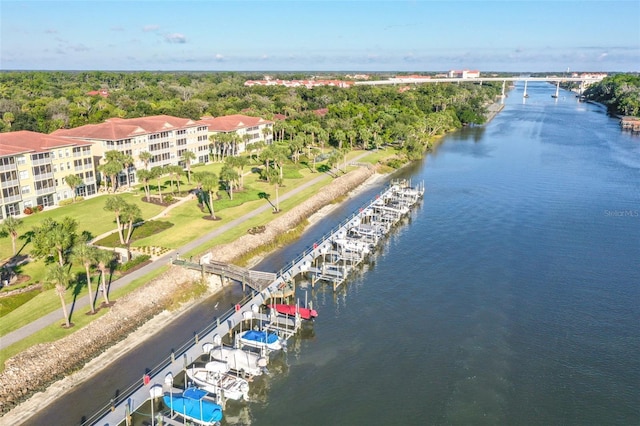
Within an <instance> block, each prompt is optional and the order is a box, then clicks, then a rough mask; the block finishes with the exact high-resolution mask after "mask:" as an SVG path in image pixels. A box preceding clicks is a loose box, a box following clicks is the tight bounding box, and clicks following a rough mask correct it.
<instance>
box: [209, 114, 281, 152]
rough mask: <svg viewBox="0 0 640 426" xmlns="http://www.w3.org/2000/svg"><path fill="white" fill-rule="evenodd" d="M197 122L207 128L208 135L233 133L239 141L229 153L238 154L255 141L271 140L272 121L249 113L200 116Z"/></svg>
mask: <svg viewBox="0 0 640 426" xmlns="http://www.w3.org/2000/svg"><path fill="white" fill-rule="evenodd" d="M198 123H199V124H200V125H204V126H206V127H207V129H208V133H207V134H208V136H212V135H215V134H219V133H235V134H237V135H238V136H239V137H240V142H239V143H238V144H237V146H235V147H234V150H233V152H232V154H231V155H238V154H241V153H243V152H245V151H246V150H247V146H248V145H250V144H253V143H256V142H264V143H266V144H271V143H272V142H273V121H270V120H265V119H263V118H260V117H252V116H249V115H242V114H233V115H225V116H221V117H202V118H201V119H200V120H199V121H198Z"/></svg>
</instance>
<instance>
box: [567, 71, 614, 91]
mask: <svg viewBox="0 0 640 426" xmlns="http://www.w3.org/2000/svg"><path fill="white" fill-rule="evenodd" d="M606 76H607V73H604V72H583V73H581V74H578V73H577V72H574V73H572V74H571V77H574V78H584V79H588V80H587V81H584V82H582V88H585V87H588V86H590V85H591V84H593V83H597V82H599V81H602V80H604V78H605V77H606Z"/></svg>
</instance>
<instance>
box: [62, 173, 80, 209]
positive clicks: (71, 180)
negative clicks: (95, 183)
mask: <svg viewBox="0 0 640 426" xmlns="http://www.w3.org/2000/svg"><path fill="white" fill-rule="evenodd" d="M64 181H65V182H66V183H67V185H68V186H69V188H71V191H73V202H74V203H75V202H76V188H78V187H79V186H80V185H82V178H81V177H80V176H78V175H73V174H71V175H68V176H65V177H64Z"/></svg>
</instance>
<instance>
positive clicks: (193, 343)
mask: <svg viewBox="0 0 640 426" xmlns="http://www.w3.org/2000/svg"><path fill="white" fill-rule="evenodd" d="M423 194H424V185H423V184H421V185H419V186H418V187H411V186H410V183H409V182H407V181H399V182H392V183H391V185H390V186H389V187H388V188H387V189H386V190H385V191H384V192H383V193H381V194H380V195H378V196H376V198H375V199H374V200H373V201H371V202H370V203H369V204H368V205H366V206H365V207H363V208H361V209H359V211H358V212H356V213H354V214H353V215H352V216H351V217H349V218H348V219H346V220H345V221H343V222H342V224H340V225H339V226H338V227H337V228H335V229H334V230H332V231H331V232H329V233H328V234H327V235H325V236H324V237H323V238H322V239H321V240H320V241H318V242H316V243H314V244H313V246H312V247H311V248H309V249H307V250H305V251H304V252H303V253H302V254H301V255H299V256H298V257H297V258H296V259H294V260H293V261H292V262H291V264H290V265H288V266H287V268H286V269H283V270H281V271H280V272H279V273H277V274H269V273H264V272H259V271H251V270H248V269H245V268H240V267H237V266H234V265H229V264H225V263H221V262H215V261H211V260H210V261H208V262H205V263H202V264H198V263H191V262H187V261H185V260H180V259H176V260H174V261H173V263H174V264H176V265H180V266H183V267H185V268H189V269H195V270H200V271H202V273H203V274H205V273H209V274H216V275H219V276H221V277H222V278H223V279H225V278H228V279H232V280H235V281H238V282H240V283H241V284H242V285H243V288H246V287H248V288H249V289H250V295H248V296H247V297H245V298H244V299H243V300H242V301H241V302H240V303H238V304H237V305H236V306H235V307H234V308H233V309H231V310H229V311H228V312H226V313H225V314H224V315H223V316H222V317H221V318H218V319H217V320H216V322H215V323H213V324H211V325H210V326H208V327H207V328H205V329H204V330H202V331H201V332H200V333H198V334H196V335H195V336H194V337H193V338H192V339H190V340H189V341H188V342H186V343H185V344H184V345H183V346H182V347H180V348H178V349H176V350H175V351H174V352H172V353H171V354H170V355H169V356H168V357H167V358H166V360H165V362H163V363H161V364H160V365H158V366H157V367H155V368H154V369H152V370H151V371H149V372H148V373H146V374H145V375H144V380H142V374H141V380H140V381H138V382H136V383H134V384H133V385H131V386H130V387H129V388H127V389H124V390H121V391H120V392H119V396H118V398H117V400H112V401H111V403H110V404H109V405H108V406H106V407H104V408H103V409H102V410H101V411H100V412H98V413H96V414H95V415H94V416H92V417H91V418H90V419H87V420H86V421H85V422H84V423H83V424H91V425H94V424H95V425H100V426H116V425H121V424H122V425H127V426H128V424H127V422H126V419H127V418H128V415H129V413H132V412H134V411H135V410H136V409H137V408H138V407H140V406H141V405H142V404H144V403H145V402H146V401H148V400H149V399H150V398H151V395H152V392H153V391H152V387H153V386H154V385H155V386H156V387H155V389H157V388H158V385H162V386H164V387H167V386H172V383H167V378H169V377H171V378H173V377H175V376H176V375H177V374H178V373H180V372H181V371H183V370H184V369H185V368H187V366H188V365H190V364H192V363H193V362H194V360H196V359H198V358H199V357H200V356H201V355H202V354H203V350H204V351H206V350H205V348H208V347H211V345H212V344H220V341H221V336H225V335H229V336H230V337H232V336H233V335H234V332H237V331H238V329H244V330H247V328H245V327H247V324H248V327H249V328H254V326H255V328H260V329H262V330H265V331H267V330H268V331H269V332H273V333H276V334H278V336H279V337H281V338H282V339H284V340H285V342H286V339H289V338H290V337H292V336H293V335H294V334H295V333H296V332H297V330H298V329H299V326H300V323H301V321H300V318H299V317H291V316H289V317H287V316H284V317H283V316H281V315H276V314H275V313H273V312H270V313H267V314H264V313H261V312H260V308H259V307H260V306H262V305H264V304H265V303H266V302H267V301H268V300H271V299H273V298H280V297H283V296H284V295H285V293H288V290H287V289H289V288H291V289H293V290H292V291H291V294H294V291H295V289H294V287H293V282H294V278H295V277H296V276H298V275H303V276H305V277H307V278H308V279H310V280H311V283H312V285H315V284H316V283H318V282H327V283H330V284H331V285H332V288H333V290H334V291H335V290H337V289H338V288H339V287H340V285H341V284H342V283H343V282H344V281H345V280H346V278H347V277H348V276H349V274H350V273H351V272H352V271H353V270H354V268H357V267H358V265H359V264H360V263H362V262H363V261H364V260H365V259H366V257H367V256H368V255H369V254H370V253H372V251H373V250H375V247H376V246H377V245H378V244H379V242H380V241H381V240H382V238H383V237H384V236H386V235H387V234H388V232H389V231H390V230H391V229H392V227H393V226H394V225H396V224H397V223H398V222H399V221H400V220H401V219H402V218H403V217H404V216H406V215H407V214H408V213H409V212H410V211H411V208H412V207H413V206H414V205H415V204H416V203H417V202H418V200H419V199H420V198H421V197H422V196H423ZM231 341H232V342H235V339H231ZM266 360H267V361H268V355H267V356H266ZM163 390H164V388H163ZM150 392H151V393H150ZM166 414H168V411H166V410H165V411H164V412H162V413H160V415H166ZM164 424H175V420H174V418H172V417H164Z"/></svg>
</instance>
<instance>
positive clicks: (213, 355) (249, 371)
mask: <svg viewBox="0 0 640 426" xmlns="http://www.w3.org/2000/svg"><path fill="white" fill-rule="evenodd" d="M205 352H208V353H209V358H210V359H211V360H216V361H222V362H224V363H226V364H227V365H228V366H229V370H230V371H232V372H235V373H238V374H240V375H241V376H243V377H244V376H245V375H248V376H250V377H255V376H260V375H261V374H262V373H263V372H264V371H266V366H267V363H268V358H266V357H262V356H260V355H259V354H256V353H253V352H247V351H243V350H242V349H237V348H230V347H228V346H222V345H219V346H215V347H211V348H209V347H208V348H207V350H206V351H205Z"/></svg>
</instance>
